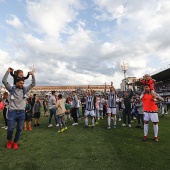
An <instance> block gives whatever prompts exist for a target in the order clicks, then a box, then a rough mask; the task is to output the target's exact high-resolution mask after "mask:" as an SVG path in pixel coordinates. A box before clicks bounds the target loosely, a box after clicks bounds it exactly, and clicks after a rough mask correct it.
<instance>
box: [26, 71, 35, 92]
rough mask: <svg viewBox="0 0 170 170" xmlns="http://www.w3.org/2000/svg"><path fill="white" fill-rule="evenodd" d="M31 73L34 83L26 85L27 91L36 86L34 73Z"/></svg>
mask: <svg viewBox="0 0 170 170" xmlns="http://www.w3.org/2000/svg"><path fill="white" fill-rule="evenodd" d="M31 74H32V83H31V84H30V85H29V86H27V87H26V92H28V91H30V90H31V89H32V88H33V87H34V86H35V76H34V74H33V73H31Z"/></svg>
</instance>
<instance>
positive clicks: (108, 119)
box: [107, 116, 111, 126]
mask: <svg viewBox="0 0 170 170" xmlns="http://www.w3.org/2000/svg"><path fill="white" fill-rule="evenodd" d="M110 121H111V118H110V116H108V118H107V122H108V126H110Z"/></svg>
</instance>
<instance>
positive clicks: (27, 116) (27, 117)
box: [25, 113, 32, 122]
mask: <svg viewBox="0 0 170 170" xmlns="http://www.w3.org/2000/svg"><path fill="white" fill-rule="evenodd" d="M31 118H32V115H31V114H27V113H25V121H27V122H30V121H32V119H31Z"/></svg>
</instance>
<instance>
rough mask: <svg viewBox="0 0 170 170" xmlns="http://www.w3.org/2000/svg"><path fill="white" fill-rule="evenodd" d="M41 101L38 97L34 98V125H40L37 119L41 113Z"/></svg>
mask: <svg viewBox="0 0 170 170" xmlns="http://www.w3.org/2000/svg"><path fill="white" fill-rule="evenodd" d="M40 110H41V103H40V99H39V97H38V98H37V99H36V101H35V103H34V106H33V114H34V127H36V126H40V124H39V119H40V114H41V111H40Z"/></svg>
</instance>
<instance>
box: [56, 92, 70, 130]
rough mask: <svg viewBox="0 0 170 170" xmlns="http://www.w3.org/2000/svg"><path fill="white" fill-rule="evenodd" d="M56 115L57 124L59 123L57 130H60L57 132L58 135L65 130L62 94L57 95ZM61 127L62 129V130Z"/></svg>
mask: <svg viewBox="0 0 170 170" xmlns="http://www.w3.org/2000/svg"><path fill="white" fill-rule="evenodd" d="M56 108H57V111H56V115H57V117H58V123H59V128H60V130H59V131H58V132H59V133H61V132H64V131H65V130H67V127H66V125H65V120H64V115H65V111H66V109H65V99H63V97H62V94H59V95H58V101H57V103H56ZM62 127H63V128H62Z"/></svg>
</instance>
